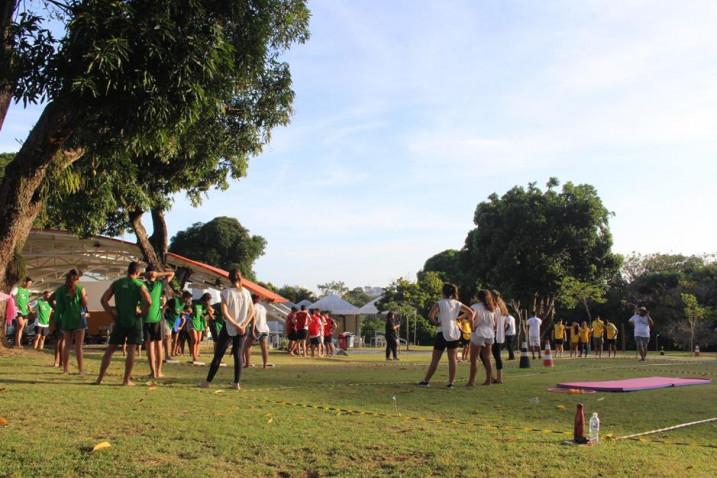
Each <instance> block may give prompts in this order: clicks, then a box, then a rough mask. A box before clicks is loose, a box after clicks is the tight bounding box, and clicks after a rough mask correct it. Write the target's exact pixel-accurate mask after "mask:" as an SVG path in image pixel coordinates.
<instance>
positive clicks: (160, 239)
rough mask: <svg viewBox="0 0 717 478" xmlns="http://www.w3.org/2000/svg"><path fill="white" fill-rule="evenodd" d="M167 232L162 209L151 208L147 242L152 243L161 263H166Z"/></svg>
mask: <svg viewBox="0 0 717 478" xmlns="http://www.w3.org/2000/svg"><path fill="white" fill-rule="evenodd" d="M168 234H169V233H168V232H167V221H166V220H165V218H164V209H161V208H158V207H155V208H152V235H151V236H150V238H149V242H150V243H151V244H152V247H153V248H154V250H155V252H156V253H157V256H158V257H159V260H160V261H162V264H166V263H167V249H168V248H169V236H168Z"/></svg>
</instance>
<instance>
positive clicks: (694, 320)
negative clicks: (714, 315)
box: [680, 293, 708, 350]
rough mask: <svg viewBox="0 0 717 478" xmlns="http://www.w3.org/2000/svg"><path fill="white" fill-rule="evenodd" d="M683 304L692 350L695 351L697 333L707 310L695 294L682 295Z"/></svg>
mask: <svg viewBox="0 0 717 478" xmlns="http://www.w3.org/2000/svg"><path fill="white" fill-rule="evenodd" d="M680 295H681V297H682V302H683V303H684V305H685V308H684V313H685V318H686V319H687V326H688V330H689V334H690V350H694V349H695V331H696V330H697V329H698V326H699V324H700V322H701V321H702V320H703V319H704V318H705V317H706V316H707V313H708V310H707V308H705V307H703V306H701V305H700V303H699V302H698V301H697V297H695V296H694V295H693V294H685V293H682V294H680Z"/></svg>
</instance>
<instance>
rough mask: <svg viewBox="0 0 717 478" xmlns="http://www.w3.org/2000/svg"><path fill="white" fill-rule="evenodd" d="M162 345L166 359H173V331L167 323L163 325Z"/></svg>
mask: <svg viewBox="0 0 717 478" xmlns="http://www.w3.org/2000/svg"><path fill="white" fill-rule="evenodd" d="M162 331H163V332H164V333H163V334H162V345H163V347H164V358H166V359H167V360H171V359H172V355H173V354H172V330H171V329H170V328H169V327H168V325H167V324H166V323H164V324H162Z"/></svg>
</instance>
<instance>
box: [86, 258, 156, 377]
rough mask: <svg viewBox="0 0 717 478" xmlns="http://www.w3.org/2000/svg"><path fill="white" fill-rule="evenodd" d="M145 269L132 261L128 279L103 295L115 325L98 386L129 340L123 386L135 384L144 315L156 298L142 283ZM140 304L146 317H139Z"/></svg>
mask: <svg viewBox="0 0 717 478" xmlns="http://www.w3.org/2000/svg"><path fill="white" fill-rule="evenodd" d="M141 268H142V266H141V265H140V263H139V262H130V264H129V266H128V267H127V276H126V277H123V278H122V279H117V280H116V281H114V282H113V283H112V285H110V287H109V289H107V290H106V291H105V293H104V294H103V295H102V301H101V302H102V308H103V309H104V310H105V312H107V313H108V314H110V315H111V316H112V317H113V318H114V321H115V323H114V327H113V328H112V334H111V335H110V341H109V345H108V346H107V350H105V354H104V356H103V357H102V365H101V366H100V374H99V376H98V377H97V381H96V382H95V383H96V384H97V385H99V384H100V383H102V379H103V378H104V377H105V374H106V373H107V367H109V366H110V362H111V361H112V354H113V353H115V350H117V347H121V346H122V344H124V343H125V340H126V341H127V343H128V344H129V347H128V348H127V359H126V360H125V366H124V378H123V379H122V385H134V383H132V380H131V377H132V368H133V367H134V356H135V354H136V353H137V346H138V345H140V344H142V316H146V315H147V312H148V311H149V308H150V307H151V305H152V297H150V295H149V292H148V291H147V287H145V285H144V283H143V282H142V281H141V280H139V274H140V272H141ZM112 297H114V298H115V307H111V306H110V300H111V299H112ZM140 304H141V305H142V307H143V309H142V315H138V314H137V308H138V307H139V306H140Z"/></svg>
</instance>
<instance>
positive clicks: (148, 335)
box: [142, 322, 162, 342]
mask: <svg viewBox="0 0 717 478" xmlns="http://www.w3.org/2000/svg"><path fill="white" fill-rule="evenodd" d="M142 328H143V330H144V341H145V342H154V341H156V340H162V324H161V323H160V322H150V323H149V324H144V325H143V327H142Z"/></svg>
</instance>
